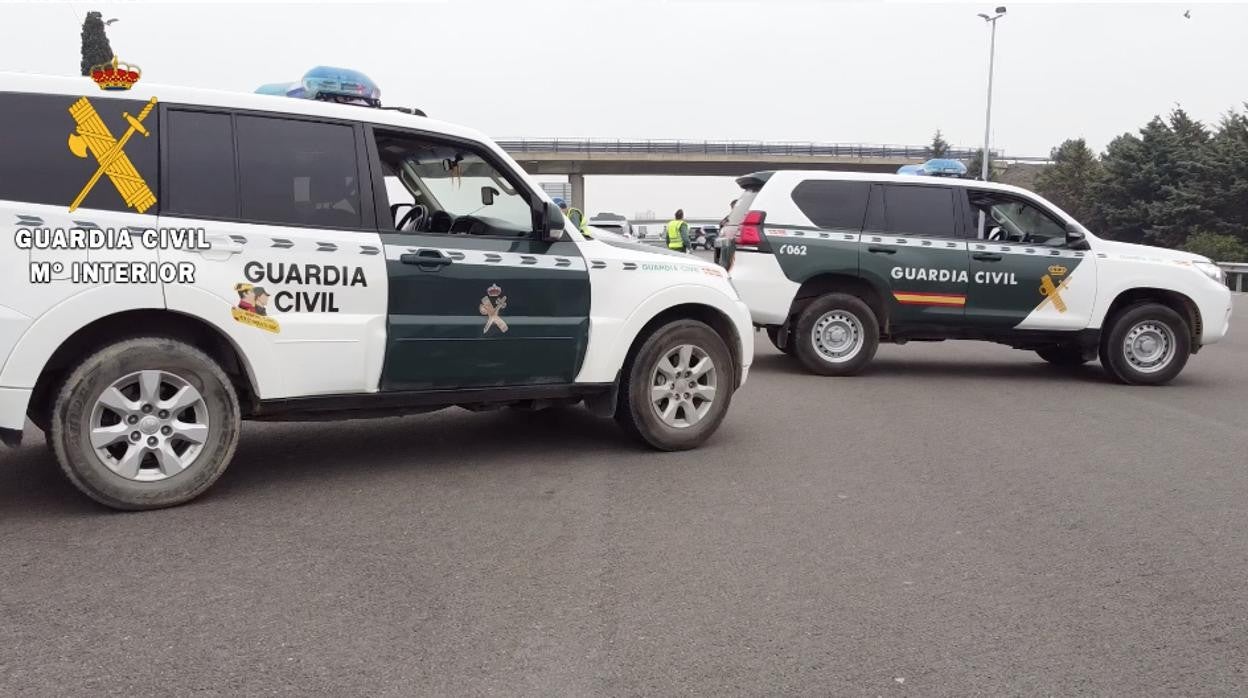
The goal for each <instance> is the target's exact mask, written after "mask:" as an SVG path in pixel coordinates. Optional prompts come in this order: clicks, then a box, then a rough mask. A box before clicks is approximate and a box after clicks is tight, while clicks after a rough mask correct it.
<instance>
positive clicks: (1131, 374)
mask: <svg viewBox="0 0 1248 698" xmlns="http://www.w3.org/2000/svg"><path fill="white" fill-rule="evenodd" d="M1145 323H1152V324H1153V325H1154V326H1164V327H1165V328H1167V329H1168V330H1169V336H1168V337H1167V338H1166V339H1165V340H1164V341H1172V342H1173V350H1172V353H1170V358H1169V359H1168V361H1166V362H1164V363H1162V364H1160V365H1159V366H1158V367H1156V368H1154V369H1153V370H1142V369H1141V368H1140V367H1139V366H1138V365H1137V364H1135V363H1132V359H1131V357H1130V356H1129V355H1128V351H1127V347H1126V345H1125V342H1126V340H1127V335H1128V334H1129V333H1131V332H1132V330H1133V329H1135V328H1137V327H1139V326H1141V325H1142V324H1145ZM1163 344H1164V342H1163ZM1191 352H1192V335H1191V330H1190V328H1188V326H1187V322H1186V321H1185V320H1184V319H1183V318H1182V317H1181V316H1180V315H1179V314H1178V313H1176V312H1174V311H1173V310H1171V309H1170V308H1167V307H1166V306H1164V305H1161V304H1160V303H1140V304H1138V305H1134V306H1131V307H1130V308H1127V309H1125V310H1123V311H1122V312H1120V313H1118V314H1117V315H1115V316H1114V319H1113V321H1112V322H1111V323H1110V325H1109V327H1108V328H1106V330H1105V331H1104V332H1102V334H1101V348H1100V355H1101V365H1102V366H1104V367H1105V371H1106V372H1107V373H1108V374H1109V375H1110V377H1112V378H1113V379H1114V380H1116V381H1118V382H1120V383H1126V384H1127V385H1162V384H1164V383H1169V382H1170V381H1171V380H1173V379H1174V377H1175V376H1177V375H1179V372H1180V371H1182V370H1183V367H1184V366H1186V365H1187V358H1188V357H1189V356H1191Z"/></svg>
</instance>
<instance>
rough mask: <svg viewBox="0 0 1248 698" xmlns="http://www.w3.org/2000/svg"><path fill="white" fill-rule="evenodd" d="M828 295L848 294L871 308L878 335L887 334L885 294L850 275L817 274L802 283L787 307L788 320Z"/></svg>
mask: <svg viewBox="0 0 1248 698" xmlns="http://www.w3.org/2000/svg"><path fill="white" fill-rule="evenodd" d="M828 293H848V294H850V295H852V296H857V297H858V298H860V299H862V301H863V302H864V303H866V304H867V307H869V308H871V312H873V313H875V319H876V321H877V322H879V325H880V333H881V334H887V332H888V321H889V316H888V304H887V303H885V302H884V299H885V298H887V294H886V293H884V292H883V291H881V290H880V289H879V288H876V286H875V285H874V284H872V283H871V282H870V281H867V280H866V279H864V278H862V277H861V276H855V275H852V274H840V273H827V274H818V275H816V276H812V277H810V278H809V279H806V280H805V281H803V282H802V285H801V286H800V287H798V289H797V294H796V295H795V296H794V297H793V304H792V305H791V306H790V307H789V320H790V321H792V319H793V318H794V317H796V316H797V315H799V314H800V313H801V312H802V309H803V308H805V307H806V305H807V304H808V303H810V302H811V301H812V300H814V299H816V298H818V297H820V296H823V295H825V294H828Z"/></svg>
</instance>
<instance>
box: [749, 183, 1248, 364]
mask: <svg viewBox="0 0 1248 698" xmlns="http://www.w3.org/2000/svg"><path fill="white" fill-rule="evenodd" d="M737 183H738V184H740V185H741V187H742V188H743V189H744V192H743V193H742V195H741V197H740V200H739V201H738V203H737V206H736V207H735V208H734V210H733V211H732V214H731V216H730V218H729V226H728V229H727V231H726V233H725V234H726V235H728V236H731V237H733V238H734V240H735V243H734V245H733V246H732V247H733V249H732V250H731V251H730V252H729V254H728V255H727V261H726V262H725V263H726V265H727V266H729V268H730V271H731V277H732V281H733V284H734V285H735V286H736V287H737V291H738V292H739V293H740V294H741V296H742V298H743V299H744V300H745V302H746V304H747V305H748V306H749V307H750V313H751V315H752V316H753V320H754V323H755V325H757V326H760V327H763V328H766V331H767V335H768V336H769V337H770V338H771V340H772V342H773V343H774V344H775V345H776V347H777V348H779V349H780V350H782V351H783V352H785V353H787V354H791V355H795V356H796V357H797V358H799V359H800V360H801V361H802V363H803V364H804V365H805V366H806V367H807V368H808V369H810V370H811V371H814V372H816V373H821V374H825V375H849V374H854V373H857V372H859V371H861V370H862V369H863V367H865V366H866V365H867V364H868V363H869V362H870V361H871V358H872V357H873V356H874V354H875V351H876V348H877V346H878V344H879V342H881V341H886V342H894V343H897V344H904V343H906V342H908V341H932V340H943V339H979V340H988V341H993V342H999V343H1002V344H1008V345H1010V346H1012V347H1015V348H1018V349H1026V350H1032V351H1035V352H1037V353H1038V354H1039V355H1040V356H1041V358H1043V359H1044V360H1046V361H1048V362H1050V363H1053V364H1058V365H1067V366H1069V365H1078V364H1082V363H1084V362H1087V361H1090V360H1092V359H1093V358H1095V357H1096V356H1097V354H1098V353H1099V355H1100V359H1101V363H1102V364H1103V365H1104V367H1105V369H1106V371H1107V372H1108V373H1109V374H1110V375H1111V376H1113V377H1114V378H1115V379H1117V380H1119V381H1121V382H1123V383H1132V384H1159V383H1165V382H1167V381H1169V380H1171V379H1172V378H1174V377H1175V376H1176V375H1178V373H1179V371H1181V370H1182V369H1183V366H1184V364H1186V362H1187V359H1188V355H1189V354H1192V353H1195V352H1196V351H1198V350H1199V349H1200V348H1201V347H1202V346H1204V345H1206V344H1212V343H1214V342H1217V341H1218V340H1219V339H1221V338H1222V337H1223V336H1225V335H1226V331H1227V326H1228V323H1229V320H1230V313H1231V298H1230V292H1229V291H1228V290H1227V287H1226V285H1225V283H1224V277H1223V272H1222V271H1221V269H1220V268H1219V267H1218V266H1217V265H1215V264H1213V263H1212V262H1210V260H1208V259H1206V258H1204V257H1200V256H1197V255H1193V254H1188V253H1185V252H1178V251H1174V250H1168V249H1161V248H1156V247H1147V246H1143V245H1132V244H1126V243H1121V242H1112V241H1109V240H1102V239H1100V238H1097V237H1096V236H1095V235H1093V234H1092V233H1090V232H1088V231H1087V230H1086V229H1084V228H1083V227H1082V226H1081V225H1080V224H1079V223H1078V222H1077V221H1075V220H1074V219H1073V218H1071V217H1070V216H1069V215H1067V214H1066V213H1065V212H1063V211H1062V210H1060V209H1059V208H1057V207H1056V206H1054V205H1053V204H1051V203H1049V202H1047V201H1045V200H1044V199H1042V198H1040V197H1038V196H1036V195H1035V194H1032V193H1030V192H1028V191H1026V190H1023V189H1018V188H1016V187H1010V186H1003V185H999V184H991V183H985V182H977V181H968V180H960V179H945V178H939V179H938V178H927V177H922V178H920V177H907V176H897V175H870V174H851V173H833V172H798V171H785V172H760V173H757V174H752V175H749V176H746V177H742V178H740V179H738V180H737ZM981 231H982V232H981Z"/></svg>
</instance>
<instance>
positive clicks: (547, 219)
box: [542, 201, 564, 242]
mask: <svg viewBox="0 0 1248 698" xmlns="http://www.w3.org/2000/svg"><path fill="white" fill-rule="evenodd" d="M542 221H543V223H542V240H544V241H546V242H558V241H559V240H562V239H563V236H564V220H563V211H560V210H559V205H558V204H556V203H554V202H553V201H547V202H545V208H544V209H543V211H542Z"/></svg>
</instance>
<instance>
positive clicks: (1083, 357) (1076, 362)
mask: <svg viewBox="0 0 1248 698" xmlns="http://www.w3.org/2000/svg"><path fill="white" fill-rule="evenodd" d="M1036 353H1037V354H1039V355H1040V358H1042V359H1044V360H1045V361H1048V362H1049V363H1051V364H1053V365H1054V366H1066V367H1071V366H1082V365H1083V364H1086V363H1087V362H1089V361H1091V360H1092V357H1090V356H1088V355H1087V353H1086V352H1085V351H1084V349H1083V347H1081V346H1079V345H1078V344H1055V345H1053V346H1051V347H1045V348H1043V349H1037V350H1036Z"/></svg>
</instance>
